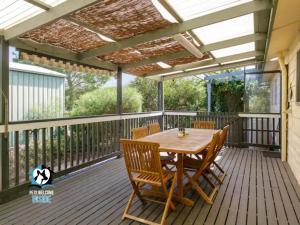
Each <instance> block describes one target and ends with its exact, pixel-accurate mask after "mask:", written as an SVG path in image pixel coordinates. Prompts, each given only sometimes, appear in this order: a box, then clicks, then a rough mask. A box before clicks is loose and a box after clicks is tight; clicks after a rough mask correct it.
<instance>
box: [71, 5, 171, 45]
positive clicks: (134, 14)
mask: <svg viewBox="0 0 300 225" xmlns="http://www.w3.org/2000/svg"><path fill="white" fill-rule="evenodd" d="M71 17H72V18H73V19H75V20H78V21H80V22H82V23H86V24H88V25H91V26H94V27H95V28H97V29H99V32H100V33H101V34H103V35H106V36H109V37H111V38H113V39H115V40H120V39H125V38H130V37H132V36H135V35H138V34H142V33H145V32H148V31H152V30H156V29H159V28H163V27H166V26H168V25H170V22H168V21H167V20H165V19H164V18H163V17H162V16H161V15H160V13H159V12H158V11H157V9H156V8H155V6H154V5H153V4H152V2H151V0H104V1H100V2H99V3H97V4H94V5H91V6H89V7H86V8H84V9H82V10H79V11H77V12H75V13H73V14H72V15H71Z"/></svg>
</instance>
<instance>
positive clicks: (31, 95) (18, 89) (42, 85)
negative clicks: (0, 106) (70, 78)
mask: <svg viewBox="0 0 300 225" xmlns="http://www.w3.org/2000/svg"><path fill="white" fill-rule="evenodd" d="M64 96H65V94H64V77H57V76H49V75H44V74H37V73H32V72H27V71H17V70H13V69H10V72H9V107H10V109H9V112H10V115H9V120H10V121H20V120H32V119H43V118H47V117H48V118H49V117H51V118H58V117H62V116H63V113H64Z"/></svg>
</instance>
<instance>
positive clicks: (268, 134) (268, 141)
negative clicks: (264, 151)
mask: <svg viewBox="0 0 300 225" xmlns="http://www.w3.org/2000/svg"><path fill="white" fill-rule="evenodd" d="M269 132H270V118H267V145H270V138H269V136H270V133H269Z"/></svg>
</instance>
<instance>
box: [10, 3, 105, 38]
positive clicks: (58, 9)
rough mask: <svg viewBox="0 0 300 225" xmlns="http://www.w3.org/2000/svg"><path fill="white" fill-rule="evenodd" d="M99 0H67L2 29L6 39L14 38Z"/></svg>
mask: <svg viewBox="0 0 300 225" xmlns="http://www.w3.org/2000/svg"><path fill="white" fill-rule="evenodd" d="M98 1H100V0H84V1H83V0H68V1H65V2H63V3H61V4H59V5H57V6H54V7H52V8H50V9H49V10H48V11H45V12H42V13H40V14H38V15H36V16H34V17H32V18H30V19H27V20H25V21H24V22H21V23H18V24H16V25H15V26H12V27H10V28H8V29H7V30H5V31H4V37H5V39H6V40H10V39H13V38H16V37H18V36H20V35H22V34H24V33H26V32H27V31H30V30H33V29H35V28H37V27H40V26H42V25H45V24H48V23H50V22H53V21H55V20H58V19H60V18H62V17H64V16H66V15H68V14H70V13H73V12H75V11H77V10H80V9H82V8H84V7H87V6H89V5H92V4H94V3H97V2H98Z"/></svg>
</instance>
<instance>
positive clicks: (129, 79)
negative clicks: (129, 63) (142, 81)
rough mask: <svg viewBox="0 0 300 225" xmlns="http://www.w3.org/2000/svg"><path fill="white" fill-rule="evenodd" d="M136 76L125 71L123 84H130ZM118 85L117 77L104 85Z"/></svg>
mask: <svg viewBox="0 0 300 225" xmlns="http://www.w3.org/2000/svg"><path fill="white" fill-rule="evenodd" d="M135 78H136V77H135V76H132V75H129V74H127V73H123V80H122V86H128V85H129V84H130V83H131V82H132V81H134V80H135ZM116 86H117V80H116V78H115V77H112V78H111V79H110V80H108V81H107V82H106V84H105V85H104V87H116Z"/></svg>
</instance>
